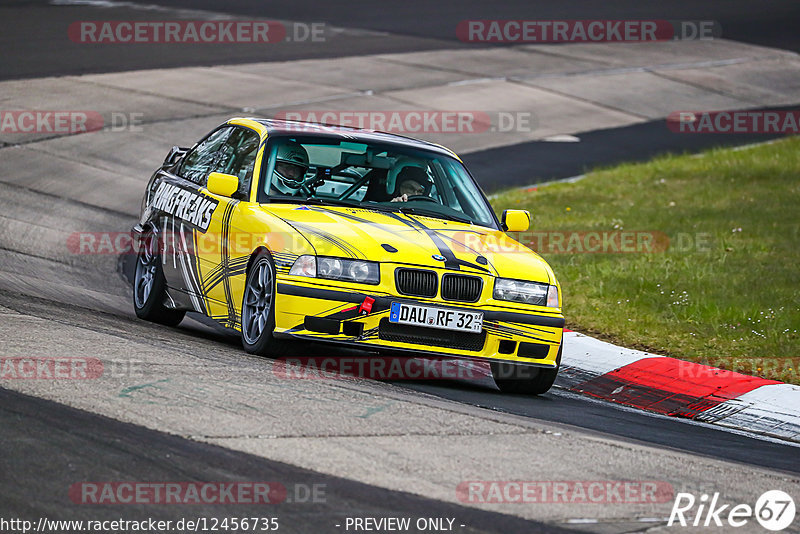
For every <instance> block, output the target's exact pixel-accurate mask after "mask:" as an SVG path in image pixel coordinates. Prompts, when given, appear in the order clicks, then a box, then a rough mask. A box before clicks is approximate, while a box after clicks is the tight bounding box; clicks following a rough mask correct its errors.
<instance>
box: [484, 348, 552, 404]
mask: <svg viewBox="0 0 800 534" xmlns="http://www.w3.org/2000/svg"><path fill="white" fill-rule="evenodd" d="M563 346H564V341H563V340H562V341H561V345H559V347H558V356H556V367H555V368H553V369H544V368H542V367H531V366H530V365H520V364H516V363H505V362H491V367H492V377H493V378H494V383H495V384H497V387H498V388H500V391H502V392H503V393H521V394H525V395H541V394H543V393H547V391H549V390H550V388H551V387H553V383H554V382H555V381H556V376H557V375H558V369H559V367H561V351H562V349H563Z"/></svg>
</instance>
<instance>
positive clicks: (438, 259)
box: [432, 254, 447, 261]
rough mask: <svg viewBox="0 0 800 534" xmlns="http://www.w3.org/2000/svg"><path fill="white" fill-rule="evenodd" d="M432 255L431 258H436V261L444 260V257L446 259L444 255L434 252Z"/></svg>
mask: <svg viewBox="0 0 800 534" xmlns="http://www.w3.org/2000/svg"><path fill="white" fill-rule="evenodd" d="M432 257H433V259H434V260H436V261H444V260H446V259H447V258H445V257H444V256H442V255H441V254H434V255H433V256H432Z"/></svg>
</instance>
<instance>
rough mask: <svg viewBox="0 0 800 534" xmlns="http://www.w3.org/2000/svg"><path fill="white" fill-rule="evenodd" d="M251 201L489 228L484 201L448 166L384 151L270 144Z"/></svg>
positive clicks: (327, 142)
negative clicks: (348, 208) (341, 207)
mask: <svg viewBox="0 0 800 534" xmlns="http://www.w3.org/2000/svg"><path fill="white" fill-rule="evenodd" d="M263 166H264V172H263V174H262V179H261V185H260V187H259V196H258V201H259V202H262V203H266V202H276V201H279V202H287V201H288V202H307V203H309V204H330V205H349V206H357V207H360V208H366V209H376V210H383V211H398V212H402V213H412V214H416V215H421V216H427V217H435V218H439V219H446V220H454V221H460V222H464V223H471V224H478V225H481V226H488V227H491V228H497V222H496V219H495V217H494V214H493V212H492V209H491V206H490V205H489V203H488V201H487V200H486V197H485V196H484V195H483V193H482V192H481V191H480V189H479V188H478V186H477V185H476V184H475V182H474V180H473V179H472V177H471V176H470V175H469V173H468V172H467V170H466V169H465V168H464V166H463V165H462V164H461V162H459V161H458V160H457V159H456V158H454V157H452V156H448V155H446V154H441V153H437V152H434V151H427V150H420V149H415V148H412V147H406V146H402V145H395V144H388V143H366V142H353V141H347V140H339V139H329V138H324V137H304V136H297V137H273V138H272V139H271V140H270V142H269V143H268V144H267V148H266V152H265V154H264V164H263Z"/></svg>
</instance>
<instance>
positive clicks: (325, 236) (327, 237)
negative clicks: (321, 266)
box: [290, 221, 367, 259]
mask: <svg viewBox="0 0 800 534" xmlns="http://www.w3.org/2000/svg"><path fill="white" fill-rule="evenodd" d="M290 224H291V225H292V226H294V227H295V228H297V229H298V230H299V231H300V232H301V233H307V234H310V235H314V236H317V237H319V238H320V239H322V240H324V241H326V242H328V243H330V244H331V245H333V246H335V247H337V248H339V249H340V250H341V251H342V252H344V253H345V254H347V255H348V256H349V257H351V258H364V259H366V257H367V256H366V255H365V254H364V253H363V252H361V251H360V250H359V249H357V248H355V247H353V246H351V245H350V243H348V242H347V241H345V240H344V239H340V238H338V237H336V236H335V235H333V234H331V233H328V232H323V231H322V230H320V229H318V228H314V227H313V226H308V225H307V224H303V223H299V222H297V221H291V223H290ZM330 255H331V254H323V256H330Z"/></svg>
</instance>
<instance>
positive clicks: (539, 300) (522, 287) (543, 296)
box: [494, 278, 558, 308]
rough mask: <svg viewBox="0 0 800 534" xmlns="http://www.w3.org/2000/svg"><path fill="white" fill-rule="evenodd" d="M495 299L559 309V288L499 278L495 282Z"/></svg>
mask: <svg viewBox="0 0 800 534" xmlns="http://www.w3.org/2000/svg"><path fill="white" fill-rule="evenodd" d="M494 298H496V299H497V300H509V301H512V302H522V303H523V304H533V305H536V306H550V307H553V308H558V288H557V287H556V286H551V285H549V284H539V283H536V282H523V281H522V280H511V279H510V278H497V279H495V281H494Z"/></svg>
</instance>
